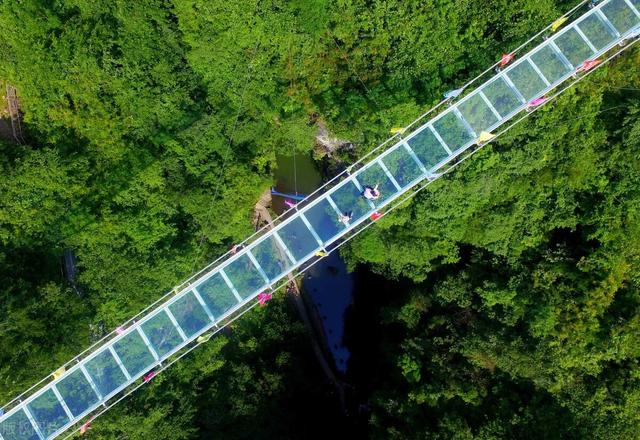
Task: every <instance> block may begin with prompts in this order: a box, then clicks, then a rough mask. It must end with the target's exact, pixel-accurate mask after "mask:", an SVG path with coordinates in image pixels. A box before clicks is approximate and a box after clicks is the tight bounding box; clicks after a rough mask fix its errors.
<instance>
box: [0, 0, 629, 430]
mask: <svg viewBox="0 0 640 440" xmlns="http://www.w3.org/2000/svg"><path fill="white" fill-rule="evenodd" d="M639 7H640V0H604V1H602V2H601V3H600V4H599V5H598V6H596V7H595V8H593V9H590V10H589V11H588V12H586V13H585V14H584V15H582V16H581V17H579V18H578V19H577V20H575V21H573V22H572V23H570V24H568V25H567V26H565V27H564V28H563V29H561V30H560V31H558V32H557V33H555V34H554V35H553V36H552V37H550V38H548V39H546V40H544V41H543V42H542V43H541V44H540V45H539V46H537V47H535V48H534V49H532V50H531V51H530V52H528V53H527V54H525V55H524V56H522V57H521V58H520V59H518V60H517V61H516V62H514V63H513V64H512V65H510V66H509V67H507V68H505V69H504V70H503V71H501V72H499V73H497V74H496V75H495V76H494V77H493V78H490V79H489V80H488V81H487V82H485V83H484V84H482V85H481V86H479V87H478V88H477V90H475V91H473V92H471V93H469V94H467V95H466V96H464V97H463V98H462V99H460V100H459V101H458V102H457V103H455V104H454V105H452V106H451V107H449V108H448V109H446V110H445V111H443V112H441V113H440V114H439V115H437V116H436V117H434V118H433V119H431V120H429V121H426V122H425V123H424V124H423V125H422V126H420V127H418V128H417V129H416V130H414V131H413V132H412V133H410V134H408V135H407V136H406V137H405V138H404V139H402V140H400V141H398V142H397V143H396V144H394V145H392V146H391V147H390V148H388V149H387V150H386V151H384V152H383V153H381V154H380V155H379V156H378V157H375V158H374V159H373V160H371V161H370V162H368V163H367V164H365V165H364V166H362V167H361V168H360V169H358V170H357V171H354V172H352V173H350V174H349V175H347V176H346V177H345V178H344V179H343V180H342V181H341V182H339V183H338V184H337V185H335V186H334V187H332V188H329V189H327V190H326V191H325V192H324V193H320V194H319V195H318V196H317V197H315V198H314V199H312V200H309V201H304V202H303V203H301V204H300V205H299V206H300V207H298V206H297V207H296V209H295V210H292V211H291V215H289V216H288V218H286V219H285V220H284V221H282V222H281V223H280V224H278V225H277V226H275V227H274V228H273V229H272V230H270V231H267V232H265V233H263V234H262V235H261V236H259V237H258V238H257V239H256V240H254V241H253V242H251V243H250V244H248V245H247V246H246V247H244V248H242V249H241V250H239V251H238V252H237V253H236V254H234V255H232V256H230V257H229V258H228V259H227V260H226V261H223V262H222V263H220V264H218V265H216V266H212V267H211V268H210V269H208V271H206V272H204V271H203V272H202V273H201V275H199V277H197V278H195V279H193V280H190V281H189V282H188V283H185V287H184V288H183V289H182V290H181V291H179V292H177V293H176V294H175V295H173V296H172V297H171V298H170V299H169V300H168V301H166V302H165V303H163V304H160V305H159V306H157V307H156V308H153V309H151V310H150V311H149V312H148V313H147V315H146V316H144V317H143V318H141V319H140V320H139V321H137V322H135V321H134V323H133V324H131V325H130V326H129V327H128V328H126V329H122V330H121V331H120V332H119V333H120V334H118V335H116V336H114V337H112V338H111V339H110V340H108V341H107V342H106V343H105V344H104V345H102V346H98V347H96V348H95V350H94V351H92V352H90V353H88V354H87V355H86V356H84V357H83V358H77V359H76V361H77V363H76V364H74V365H73V366H70V367H68V368H67V369H66V370H60V372H59V373H56V374H55V375H54V377H55V378H54V379H53V380H50V381H49V382H48V383H47V384H46V385H44V386H43V387H41V388H40V389H38V390H37V391H35V392H34V393H33V394H31V395H29V396H28V397H25V398H24V399H23V400H21V401H17V402H16V403H15V404H14V406H13V407H12V408H8V409H7V411H6V413H5V414H4V415H2V416H1V417H0V440H18V439H20V440H22V439H28V440H44V439H50V438H54V437H56V436H58V435H60V434H61V433H63V432H64V431H66V430H68V429H70V428H71V427H73V426H78V425H77V424H78V423H79V422H80V421H81V420H82V419H83V418H84V417H86V416H87V415H89V414H90V413H91V412H92V411H94V410H95V409H96V408H98V407H100V406H101V405H105V404H106V402H107V401H109V400H110V399H111V398H112V397H114V396H115V395H116V394H118V393H120V392H122V391H123V390H125V389H126V388H127V387H129V386H131V385H133V384H135V383H137V382H138V381H139V380H140V379H141V378H142V377H143V376H145V375H146V374H148V373H149V372H151V371H153V369H154V368H157V367H158V366H159V365H161V363H162V362H163V361H164V360H165V359H167V358H168V357H170V356H172V355H173V354H175V353H178V352H179V351H180V350H182V349H184V348H185V347H187V346H189V344H192V343H193V342H194V341H195V340H196V339H197V338H198V337H199V336H200V335H202V334H203V333H205V332H207V331H209V330H211V329H215V328H218V327H219V325H220V326H223V325H225V323H226V322H228V320H229V319H230V318H231V317H233V316H235V315H234V314H236V313H237V312H238V311H239V310H242V309H243V307H245V306H247V305H248V304H249V303H252V302H253V301H255V299H256V297H257V296H258V295H259V294H260V293H261V292H263V291H265V290H267V289H271V288H274V287H276V286H278V283H279V282H282V281H283V279H284V277H286V276H287V275H288V274H289V273H291V272H293V271H294V270H296V269H298V268H300V267H301V266H302V265H303V264H305V263H307V262H309V261H310V260H312V259H313V258H314V255H315V254H316V253H317V252H318V251H319V250H324V249H325V248H326V247H327V246H330V245H331V244H332V243H334V242H336V241H337V240H340V239H342V238H345V237H349V234H350V232H351V231H353V230H354V229H355V228H357V227H358V226H359V225H360V224H362V223H364V222H366V221H368V219H369V216H370V215H371V214H372V213H373V212H375V211H376V210H379V209H382V208H384V207H385V206H386V205H388V204H390V203H392V202H393V201H394V200H397V199H398V198H399V197H400V196H401V195H402V194H404V193H405V192H407V191H408V190H410V189H411V188H412V187H413V186H414V185H416V184H417V183H420V182H421V181H423V180H425V179H429V178H431V177H433V176H434V175H435V174H436V173H437V172H438V170H439V169H440V168H442V167H443V166H445V164H447V163H449V162H451V161H452V160H454V159H455V158H456V157H457V156H459V155H460V154H461V153H462V152H464V151H465V150H467V149H469V148H470V147H472V146H473V145H475V144H476V143H477V139H478V136H479V135H480V133H482V132H489V131H492V130H494V129H495V128H497V127H499V126H501V125H502V124H504V123H505V122H507V121H508V120H510V119H511V118H513V117H514V116H515V115H516V114H518V113H519V112H521V111H522V110H524V109H525V108H526V107H527V105H528V103H529V102H531V101H532V100H534V99H536V98H539V97H541V96H543V95H544V94H545V93H547V92H549V91H551V90H553V89H554V88H556V87H557V86H558V85H559V84H561V83H562V82H563V81H565V80H566V79H568V78H569V77H570V76H571V75H573V74H574V73H575V72H576V69H577V68H579V67H580V66H581V65H582V63H584V62H585V61H586V60H590V59H595V58H597V57H599V56H601V55H603V54H604V53H605V52H607V51H608V50H610V49H611V48H612V47H614V46H615V45H616V44H618V43H619V42H620V41H622V40H624V39H625V38H626V37H627V36H628V35H630V34H631V33H632V32H636V31H637V29H638V26H639V25H640V12H638V8H639ZM365 186H371V187H373V186H377V187H378V189H380V191H381V196H380V197H379V198H378V199H376V200H367V199H365V198H364V197H363V196H362V192H363V190H364V188H365ZM345 213H351V215H352V216H351V219H350V220H349V221H346V222H341V221H340V220H339V218H338V216H339V214H345ZM138 383H139V382H138Z"/></svg>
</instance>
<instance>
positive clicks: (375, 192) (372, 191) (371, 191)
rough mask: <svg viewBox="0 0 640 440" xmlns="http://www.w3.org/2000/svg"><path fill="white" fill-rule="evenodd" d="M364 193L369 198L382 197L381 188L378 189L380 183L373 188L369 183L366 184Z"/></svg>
mask: <svg viewBox="0 0 640 440" xmlns="http://www.w3.org/2000/svg"><path fill="white" fill-rule="evenodd" d="M362 195H363V196H364V198H365V199H367V200H376V199H377V198H379V197H380V190H379V189H378V185H377V184H376V186H374V187H373V188H372V187H370V186H369V185H365V186H364V191H363V192H362Z"/></svg>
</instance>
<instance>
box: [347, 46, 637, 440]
mask: <svg viewBox="0 0 640 440" xmlns="http://www.w3.org/2000/svg"><path fill="white" fill-rule="evenodd" d="M639 59H640V52H638V51H637V50H635V51H632V52H631V53H630V54H628V56H627V57H624V58H621V59H620V60H618V61H617V62H616V63H614V64H613V65H612V66H611V67H609V68H608V69H607V70H603V71H601V72H599V73H598V74H597V75H594V76H592V77H590V78H589V80H588V81H585V82H584V83H582V84H581V85H580V86H579V87H577V88H576V89H575V90H571V91H568V92H566V93H565V94H564V95H563V96H562V97H561V98H560V99H558V100H557V101H556V102H554V103H553V104H552V105H549V106H548V107H546V108H545V109H544V110H543V111H542V112H539V114H536V115H535V116H534V117H532V118H530V119H529V120H528V121H527V122H525V123H523V124H521V125H520V126H517V127H515V128H513V129H512V130H511V131H510V132H509V133H508V134H507V135H505V136H504V137H503V138H501V139H499V140H498V141H497V142H496V143H495V144H493V145H491V146H490V147H486V148H485V149H484V151H482V152H481V153H479V154H477V155H476V156H475V157H474V159H472V160H470V161H467V162H466V163H464V164H463V165H462V166H461V167H460V169H459V170H457V171H455V172H454V173H453V174H451V175H449V176H448V177H446V178H445V179H443V180H442V181H441V182H440V183H438V184H435V185H433V186H432V187H430V189H428V190H427V191H425V194H423V195H420V196H418V197H417V198H416V200H415V201H414V203H413V204H411V205H408V206H406V207H404V208H403V209H402V210H401V211H400V212H398V213H396V214H395V215H394V216H392V217H390V218H389V219H388V220H386V221H383V222H380V223H379V225H378V227H376V228H371V230H369V231H368V232H367V233H365V234H364V237H362V239H360V240H357V241H355V242H353V243H352V245H351V246H350V247H349V249H348V250H347V252H346V255H347V257H348V258H349V259H350V261H351V264H352V265H353V264H356V262H365V261H366V262H371V263H374V264H373V266H372V267H373V268H374V270H377V271H379V272H380V273H383V274H385V275H386V276H390V277H400V276H404V277H409V278H410V279H412V280H413V281H414V282H416V283H418V284H416V285H415V286H414V287H412V288H411V290H410V291H409V292H407V293H406V294H405V295H404V298H403V299H402V300H397V301H399V304H393V305H390V306H388V307H386V308H385V309H384V312H383V314H382V315H383V317H384V319H385V321H386V323H387V324H386V325H389V326H394V327H392V328H395V326H397V323H400V324H402V326H403V328H404V330H403V331H401V332H399V333H398V332H397V331H396V334H395V335H394V336H389V339H391V340H390V341H382V342H381V343H380V347H379V350H381V353H379V354H378V356H380V357H381V358H392V359H395V366H394V367H393V369H392V370H393V373H395V374H390V372H386V373H381V376H382V378H383V379H382V380H383V381H384V382H385V383H384V384H383V385H382V386H381V387H379V389H378V390H377V391H376V392H374V396H373V398H372V400H373V402H374V406H375V408H374V410H373V416H372V418H371V421H372V423H373V425H374V428H373V430H372V432H373V434H374V436H375V437H376V438H405V439H406V438H425V436H426V437H429V438H479V439H484V438H599V439H610V438H636V437H637V436H638V433H639V432H640V418H638V416H637V412H636V409H637V396H638V389H639V387H640V382H639V381H638V374H637V364H638V359H639V357H638V356H639V354H640V352H639V351H638V349H637V347H638V346H639V344H640V340H639V339H638V335H640V332H638V314H639V312H640V284H639V283H638V281H639V279H638V276H637V273H638V270H639V269H640V267H639V266H638V264H639V262H640V258H639V257H640V252H639V250H640V249H639V248H638V242H639V240H638V237H639V232H640V231H639V230H638V227H637V224H638V221H637V218H636V217H637V212H638V207H640V193H639V192H638V179H639V178H640V166H639V165H640V163H639V162H638V155H639V152H640V142H638V141H639V138H638V127H639V126H640V125H639V124H640V122H639V120H638V118H637V115H638V108H639V101H638V96H639V95H638V93H637V90H639V89H640V88H639V87H638V86H639V85H640V78H639V77H638V76H637V75H635V74H634V75H631V76H629V75H628V73H629V72H631V71H633V66H635V65H636V64H637V63H638V60H639ZM425 304H426V305H427V306H426V307H425ZM384 334H388V332H384ZM398 375H400V376H401V379H400V378H398Z"/></svg>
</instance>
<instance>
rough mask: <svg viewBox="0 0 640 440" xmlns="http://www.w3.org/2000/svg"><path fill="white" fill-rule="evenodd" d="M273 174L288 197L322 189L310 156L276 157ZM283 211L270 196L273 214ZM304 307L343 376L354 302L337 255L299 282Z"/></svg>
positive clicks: (349, 276) (349, 277)
mask: <svg viewBox="0 0 640 440" xmlns="http://www.w3.org/2000/svg"><path fill="white" fill-rule="evenodd" d="M277 166H278V168H277V170H276V171H275V173H274V178H275V181H276V186H275V188H276V190H278V191H280V192H282V193H287V194H295V193H298V194H310V193H311V192H313V191H314V190H315V189H316V188H318V187H319V186H320V185H322V175H321V174H320V172H319V171H318V169H317V167H316V165H315V163H314V161H313V159H312V157H311V155H296V156H294V157H292V156H278V157H277ZM285 208H286V205H285V204H284V199H283V198H282V197H279V196H273V209H274V211H275V212H276V213H280V212H282V211H283V210H284V209H285ZM302 290H303V294H304V296H305V298H306V300H307V301H306V303H307V305H309V302H311V306H312V307H313V309H314V310H313V311H312V313H314V314H315V315H316V316H317V317H318V318H319V320H320V321H321V322H322V332H323V336H324V342H325V346H326V348H327V349H328V350H329V352H330V353H331V356H332V357H333V361H334V366H335V369H336V371H338V372H339V373H341V374H342V375H345V374H346V373H347V367H348V363H349V358H350V356H351V353H350V352H349V350H348V349H347V347H346V346H345V344H344V334H345V333H344V332H345V317H346V314H347V311H348V309H349V307H350V306H351V304H352V302H353V292H354V277H353V275H352V274H350V273H349V272H348V271H347V268H346V265H345V263H344V261H342V259H341V258H340V254H339V253H338V252H332V253H331V254H330V255H329V256H328V257H326V258H323V259H321V260H320V261H318V262H317V263H316V264H315V265H314V266H313V267H311V268H310V269H309V270H308V271H307V272H306V273H305V276H304V279H303V282H302ZM309 300H310V301H309Z"/></svg>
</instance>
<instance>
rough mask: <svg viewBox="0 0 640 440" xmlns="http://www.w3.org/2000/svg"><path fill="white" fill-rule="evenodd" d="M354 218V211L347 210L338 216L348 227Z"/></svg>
mask: <svg viewBox="0 0 640 440" xmlns="http://www.w3.org/2000/svg"><path fill="white" fill-rule="evenodd" d="M352 218H353V211H347V212H344V213H342V214H340V215H339V216H338V221H339V222H340V223H342V224H343V225H345V226H346V227H349V222H350V221H351V219H352Z"/></svg>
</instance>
